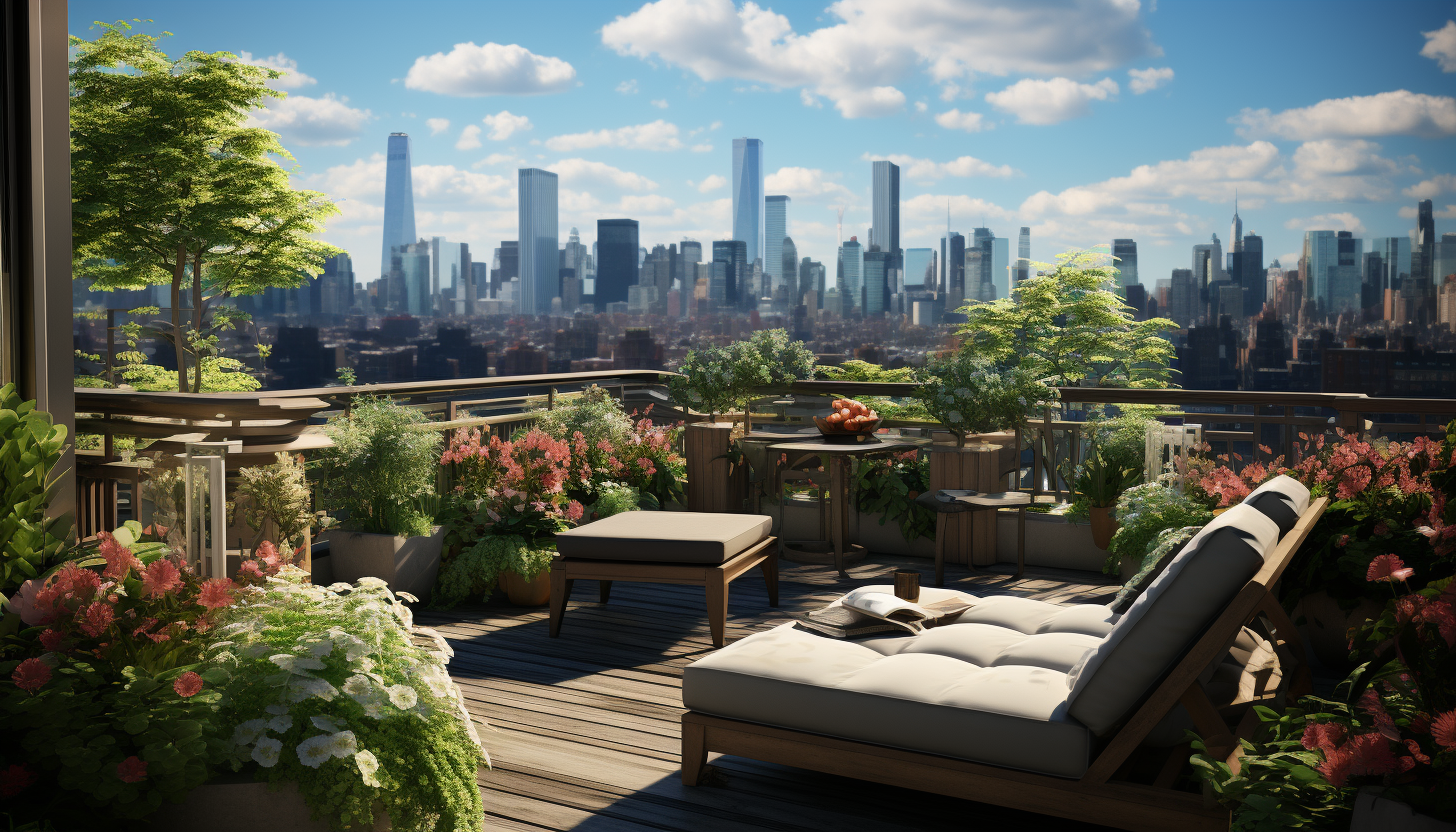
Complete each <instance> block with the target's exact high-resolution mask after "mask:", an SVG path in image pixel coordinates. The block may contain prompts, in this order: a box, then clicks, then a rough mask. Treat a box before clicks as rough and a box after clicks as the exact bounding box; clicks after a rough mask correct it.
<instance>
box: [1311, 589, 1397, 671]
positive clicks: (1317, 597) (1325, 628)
mask: <svg viewBox="0 0 1456 832" xmlns="http://www.w3.org/2000/svg"><path fill="white" fill-rule="evenodd" d="M1382 609H1384V607H1383V606H1382V605H1381V604H1378V603H1376V602H1374V601H1371V600H1369V599H1365V600H1362V601H1360V603H1359V604H1358V605H1357V606H1356V607H1355V608H1354V609H1353V610H1350V611H1348V612H1346V611H1345V610H1342V609H1340V604H1339V602H1338V601H1336V600H1335V599H1334V598H1332V597H1330V594H1329V593H1327V592H1325V591H1324V590H1319V591H1317V592H1311V593H1310V594H1308V595H1306V596H1304V597H1303V598H1301V599H1299V605H1298V606H1297V607H1296V608H1295V610H1294V620H1295V621H1299V622H1301V623H1300V624H1299V633H1300V635H1301V636H1303V637H1304V641H1305V643H1306V644H1308V645H1309V649H1310V650H1311V651H1312V652H1313V653H1314V655H1315V658H1317V659H1319V660H1320V664H1323V665H1324V666H1325V667H1327V668H1329V669H1330V670H1335V671H1345V670H1350V669H1352V668H1353V667H1354V665H1352V664H1350V630H1351V629H1352V628H1354V627H1359V626H1360V625H1361V624H1364V623H1365V621H1366V620H1368V619H1371V618H1375V617H1376V616H1378V615H1380V612H1381V610H1382Z"/></svg>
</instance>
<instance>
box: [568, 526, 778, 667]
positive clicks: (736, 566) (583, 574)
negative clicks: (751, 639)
mask: <svg viewBox="0 0 1456 832" xmlns="http://www.w3.org/2000/svg"><path fill="white" fill-rule="evenodd" d="M755 566H757V567H758V568H759V569H761V570H763V580H764V583H765V584H767V585H768V603H769V606H771V607H777V606H778V605H779V548H778V538H776V537H773V536H772V535H770V536H769V537H766V538H764V539H763V540H760V541H759V542H757V543H755V544H753V545H752V546H750V547H749V548H747V549H745V550H744V551H742V552H740V553H738V554H736V555H734V556H733V557H731V558H729V559H728V560H727V561H724V562H723V563H696V564H694V563H655V562H648V561H621V560H594V559H591V558H557V559H556V560H554V561H553V562H552V563H551V621H550V634H551V637H552V638H556V637H557V636H559V635H561V620H562V619H563V618H565V616H566V602H567V601H568V600H569V599H570V598H571V589H572V585H573V584H574V583H575V582H576V581H578V580H587V581H599V582H600V586H599V587H598V589H597V591H598V597H599V598H600V600H601V602H602V603H603V604H605V603H607V599H608V598H609V597H610V596H611V592H612V581H630V582H636V583H651V584H685V585H688V586H700V587H703V588H704V590H705V592H706V594H707V596H708V630H709V632H710V633H711V634H712V637H713V646H714V647H722V646H723V640H724V631H725V630H726V628H727V625H728V584H730V583H732V582H733V579H734V578H737V577H738V576H739V575H742V574H743V573H744V572H747V571H748V570H750V569H752V568H753V567H755Z"/></svg>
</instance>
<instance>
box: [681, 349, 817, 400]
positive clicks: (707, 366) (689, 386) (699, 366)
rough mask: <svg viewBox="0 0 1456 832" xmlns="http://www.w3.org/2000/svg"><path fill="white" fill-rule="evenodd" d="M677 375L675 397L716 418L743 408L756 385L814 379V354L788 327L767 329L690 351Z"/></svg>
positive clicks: (764, 385)
mask: <svg viewBox="0 0 1456 832" xmlns="http://www.w3.org/2000/svg"><path fill="white" fill-rule="evenodd" d="M678 373H679V375H678V376H675V377H673V379H672V381H671V382H670V389H671V390H672V393H673V396H674V398H676V399H677V400H678V401H680V402H683V403H684V404H692V405H695V406H696V407H697V408H698V409H699V410H702V411H704V412H706V413H707V414H709V415H710V416H717V415H720V414H724V413H728V412H729V411H732V410H737V409H739V408H741V407H743V405H744V403H746V402H747V401H748V399H749V397H750V396H751V395H752V392H753V391H754V389H756V388H760V387H786V386H788V385H789V384H791V383H792V382H794V381H797V380H799V379H806V378H813V377H814V354H813V353H812V352H810V351H809V348H808V347H806V346H804V343H803V342H802V341H791V340H789V336H788V333H787V332H785V331H784V330H782V329H769V330H762V331H759V332H755V333H754V334H753V336H752V337H751V338H749V339H748V340H747V341H736V342H734V343H732V344H729V345H728V346H726V347H720V346H702V347H698V348H696V349H692V350H689V351H688V354H687V358H686V360H685V361H684V362H683V365H682V367H680V368H679V369H678Z"/></svg>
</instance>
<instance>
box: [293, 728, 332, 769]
mask: <svg viewBox="0 0 1456 832" xmlns="http://www.w3.org/2000/svg"><path fill="white" fill-rule="evenodd" d="M296 750H297V752H298V761H299V762H301V763H303V764H304V765H306V766H308V767H309V768H318V767H319V766H321V765H323V764H324V763H326V762H328V761H329V760H330V759H331V758H332V757H333V756H334V750H333V746H332V745H331V744H330V743H329V735H328V734H319V735H318V736H316V737H309V738H308V739H306V740H304V741H303V742H301V743H299V744H298V748H297V749H296Z"/></svg>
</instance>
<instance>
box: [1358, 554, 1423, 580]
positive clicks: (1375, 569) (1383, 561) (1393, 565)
mask: <svg viewBox="0 0 1456 832" xmlns="http://www.w3.org/2000/svg"><path fill="white" fill-rule="evenodd" d="M1415 573H1416V570H1414V569H1411V568H1408V567H1407V566H1406V565H1405V563H1403V562H1402V561H1401V559H1400V558H1398V557H1396V556H1395V555H1393V554H1391V555H1376V556H1375V557H1374V558H1373V559H1372V560H1371V561H1370V567H1369V568H1368V569H1366V570H1365V580H1367V581H1390V582H1391V583H1395V582H1396V581H1404V580H1407V579H1409V578H1410V576H1412V575H1414V574H1415Z"/></svg>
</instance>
